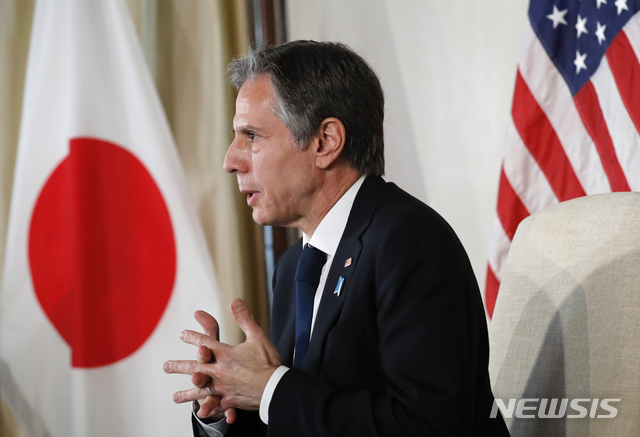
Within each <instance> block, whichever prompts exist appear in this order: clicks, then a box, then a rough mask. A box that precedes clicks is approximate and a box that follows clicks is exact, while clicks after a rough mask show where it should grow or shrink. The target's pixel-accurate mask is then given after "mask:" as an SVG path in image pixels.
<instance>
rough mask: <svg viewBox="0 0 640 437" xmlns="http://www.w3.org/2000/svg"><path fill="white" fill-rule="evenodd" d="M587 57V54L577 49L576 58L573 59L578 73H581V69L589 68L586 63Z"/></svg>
mask: <svg viewBox="0 0 640 437" xmlns="http://www.w3.org/2000/svg"><path fill="white" fill-rule="evenodd" d="M585 59H587V54H586V53H585V54H584V55H581V54H580V52H579V51H577V50H576V60H575V61H573V65H575V66H576V74H578V73H580V70H586V69H587V64H585V63H584V60H585Z"/></svg>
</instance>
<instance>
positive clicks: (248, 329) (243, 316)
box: [231, 298, 264, 341]
mask: <svg viewBox="0 0 640 437" xmlns="http://www.w3.org/2000/svg"><path fill="white" fill-rule="evenodd" d="M231 313H232V314H233V318H234V319H235V320H236V323H237V324H238V326H239V327H240V329H242V332H244V335H246V336H247V341H252V340H257V339H260V338H262V337H264V332H263V331H262V329H261V328H260V326H258V324H257V323H256V321H255V320H253V316H252V315H251V313H250V312H249V309H248V308H247V306H246V305H245V304H244V302H243V301H242V299H237V298H236V299H234V300H233V302H231Z"/></svg>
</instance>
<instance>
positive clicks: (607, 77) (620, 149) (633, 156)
mask: <svg viewBox="0 0 640 437" xmlns="http://www.w3.org/2000/svg"><path fill="white" fill-rule="evenodd" d="M591 82H592V83H593V86H594V88H595V90H596V93H597V95H598V100H599V102H600V106H601V108H602V115H603V117H604V120H605V122H606V124H607V127H608V128H609V132H610V134H611V140H612V141H613V147H614V151H615V154H616V157H617V158H618V162H619V163H620V167H621V168H622V171H623V173H624V175H625V177H626V179H627V183H628V184H629V187H630V188H631V187H633V186H634V185H635V186H636V187H637V186H639V185H640V172H638V170H637V169H638V168H640V153H639V152H640V135H638V131H636V127H635V125H634V124H633V120H632V119H631V116H630V115H629V113H628V112H627V109H626V107H625V104H624V102H623V101H622V96H621V94H620V93H619V92H618V86H617V85H616V82H615V80H614V77H613V74H612V71H611V69H610V64H609V62H608V61H607V59H603V60H602V63H601V65H600V67H599V68H598V71H596V73H595V74H594V75H593V77H592V78H591Z"/></svg>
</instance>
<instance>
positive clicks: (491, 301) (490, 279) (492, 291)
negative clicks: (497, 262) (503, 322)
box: [485, 265, 500, 314]
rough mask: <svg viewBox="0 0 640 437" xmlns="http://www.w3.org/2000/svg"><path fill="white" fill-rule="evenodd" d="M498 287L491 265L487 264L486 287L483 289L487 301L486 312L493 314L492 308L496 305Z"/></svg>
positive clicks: (498, 283)
mask: <svg viewBox="0 0 640 437" xmlns="http://www.w3.org/2000/svg"><path fill="white" fill-rule="evenodd" d="M499 288H500V282H499V281H498V279H497V278H496V275H495V274H494V273H493V270H492V269H491V266H490V265H489V266H487V288H486V291H485V296H486V302H487V313H489V314H493V309H494V308H495V306H496V299H497V298H498V289H499Z"/></svg>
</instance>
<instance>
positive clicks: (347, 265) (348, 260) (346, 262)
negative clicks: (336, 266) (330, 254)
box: [344, 258, 353, 267]
mask: <svg viewBox="0 0 640 437" xmlns="http://www.w3.org/2000/svg"><path fill="white" fill-rule="evenodd" d="M352 261H353V258H348V259H347V260H346V261H345V262H344V266H345V267H349V266H350V265H351V262H352Z"/></svg>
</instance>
